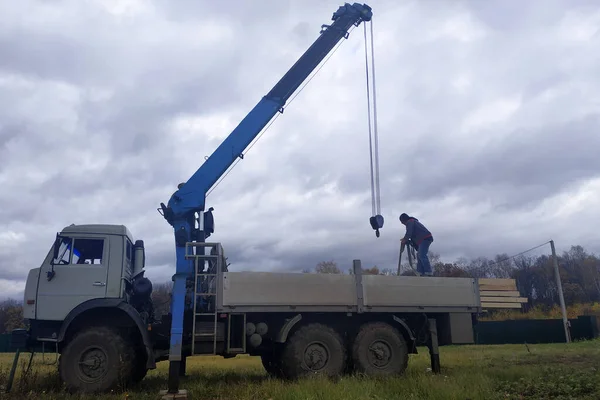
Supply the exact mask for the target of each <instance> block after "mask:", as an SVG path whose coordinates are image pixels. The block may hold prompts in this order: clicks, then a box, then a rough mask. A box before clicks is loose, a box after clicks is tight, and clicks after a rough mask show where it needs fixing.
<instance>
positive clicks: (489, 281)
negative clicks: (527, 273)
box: [479, 278, 517, 286]
mask: <svg viewBox="0 0 600 400" xmlns="http://www.w3.org/2000/svg"><path fill="white" fill-rule="evenodd" d="M516 284H517V281H516V280H514V279H509V278H479V285H480V286H481V285H497V286H506V285H516Z"/></svg>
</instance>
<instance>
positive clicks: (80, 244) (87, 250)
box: [71, 239, 104, 264]
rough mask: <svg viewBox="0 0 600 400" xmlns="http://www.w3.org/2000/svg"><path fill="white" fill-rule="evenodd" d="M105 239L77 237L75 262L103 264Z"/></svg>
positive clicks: (74, 253) (74, 250)
mask: <svg viewBox="0 0 600 400" xmlns="http://www.w3.org/2000/svg"><path fill="white" fill-rule="evenodd" d="M103 253H104V240H102V239H75V244H74V248H73V261H71V262H72V263H73V264H102V255H103Z"/></svg>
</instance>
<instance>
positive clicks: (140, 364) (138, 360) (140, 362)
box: [131, 347, 148, 383]
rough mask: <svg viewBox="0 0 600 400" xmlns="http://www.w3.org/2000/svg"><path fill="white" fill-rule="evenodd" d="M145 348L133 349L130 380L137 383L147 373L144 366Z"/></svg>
mask: <svg viewBox="0 0 600 400" xmlns="http://www.w3.org/2000/svg"><path fill="white" fill-rule="evenodd" d="M146 358H147V355H146V349H145V348H143V347H141V348H137V349H136V351H135V359H134V360H133V362H132V371H131V382H132V383H138V382H140V381H142V380H143V379H144V378H145V377H146V374H147V373H148V368H146Z"/></svg>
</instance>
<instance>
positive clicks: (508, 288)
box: [479, 285, 517, 292]
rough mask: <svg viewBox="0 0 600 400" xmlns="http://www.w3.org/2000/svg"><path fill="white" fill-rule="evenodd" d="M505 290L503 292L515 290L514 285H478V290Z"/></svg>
mask: <svg viewBox="0 0 600 400" xmlns="http://www.w3.org/2000/svg"><path fill="white" fill-rule="evenodd" d="M500 290H501V291H505V292H514V291H515V290H517V287H516V286H515V285H503V286H500V285H479V291H500Z"/></svg>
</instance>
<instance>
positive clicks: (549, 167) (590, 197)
mask: <svg viewBox="0 0 600 400" xmlns="http://www.w3.org/2000/svg"><path fill="white" fill-rule="evenodd" d="M219 3H220V4H217V2H214V1H197V0H194V1H192V0H179V1H176V2H173V1H167V0H161V1H158V0H157V1H150V0H147V1H141V0H140V1H123V0H120V1H116V0H114V1H107V0H102V1H100V0H97V1H80V0H72V1H38V2H35V1H30V0H22V1H19V2H12V1H2V2H0V187H1V189H0V293H3V294H4V295H8V296H17V297H19V296H21V292H22V290H23V287H24V284H25V279H26V276H27V271H28V270H29V269H31V268H35V267H38V266H39V264H40V262H41V261H42V259H43V258H44V257H45V255H46V253H47V251H48V249H49V247H50V246H51V244H52V242H53V240H54V236H55V234H56V232H57V231H59V230H61V229H62V228H63V227H64V226H67V225H69V224H71V223H75V224H82V223H114V224H125V225H127V226H128V227H129V229H130V230H131V231H132V233H133V234H134V235H135V236H136V238H141V239H144V240H145V243H146V248H147V263H148V265H147V270H148V276H149V277H150V278H151V279H152V280H153V281H155V282H160V281H167V280H170V277H171V275H172V274H173V273H174V262H175V258H174V257H175V256H174V254H175V253H174V239H173V233H172V229H171V227H170V226H169V225H168V224H167V223H166V221H165V220H164V219H163V218H162V216H161V215H160V214H159V213H158V212H157V210H156V209H157V207H159V204H160V202H165V203H166V202H167V201H168V200H169V197H170V195H171V194H172V193H173V192H174V191H175V190H176V186H177V184H178V183H179V182H182V181H185V180H186V179H188V178H189V176H191V175H192V174H193V173H194V172H195V171H196V169H197V168H198V167H199V166H200V165H201V163H202V162H203V160H204V157H205V156H208V155H210V154H211V152H212V151H213V150H214V149H215V148H216V147H217V146H218V144H219V143H220V142H221V141H222V140H223V139H224V138H225V137H226V136H227V135H228V134H229V133H230V132H231V130H232V129H233V128H234V127H235V126H236V125H237V124H238V123H239V121H241V119H242V118H244V116H245V115H246V114H247V113H248V112H249V111H250V109H251V108H252V107H253V106H254V105H255V104H256V103H257V102H258V101H259V100H260V99H261V97H262V96H263V95H265V94H266V93H267V92H268V91H269V90H270V89H271V87H272V86H273V85H274V84H275V83H276V82H277V81H278V80H279V79H280V78H281V76H282V75H283V74H284V73H285V72H286V71H287V69H288V68H289V67H290V66H291V65H292V64H293V63H294V62H295V61H296V60H297V59H298V57H300V55H301V54H302V53H303V52H304V51H305V50H306V49H307V48H308V47H309V46H310V45H311V44H312V42H313V41H314V40H315V39H316V38H317V37H318V34H319V30H320V27H321V25H322V24H329V23H331V15H332V13H333V12H334V11H336V9H337V8H338V6H339V5H341V4H343V1H342V2H340V1H338V0H336V1H332V0H303V1H298V0H296V1H291V0H290V1H283V0H261V1H250V0H245V1H238V0H235V1H234V0H224V1H221V2H219ZM369 4H370V5H371V6H372V7H373V14H374V17H373V28H374V36H375V62H376V65H375V67H376V83H377V102H378V127H379V136H380V169H381V206H382V213H383V215H384V217H385V219H386V220H385V226H384V228H383V230H382V232H381V237H380V238H376V237H375V234H374V231H373V230H372V229H371V227H370V225H369V221H368V220H369V217H370V216H371V203H370V202H371V195H370V175H369V147H368V123H367V103H366V88H365V85H366V80H365V79H366V78H365V60H364V38H363V27H362V25H361V26H360V27H359V28H358V29H356V30H354V31H353V32H352V33H351V35H350V37H349V38H348V40H346V41H345V42H344V43H343V45H342V46H341V47H340V49H339V50H338V51H337V52H336V53H335V54H334V55H333V57H332V58H331V59H330V61H329V62H328V63H327V64H326V65H325V66H324V67H323V68H322V69H321V70H320V72H319V73H318V74H317V75H316V77H315V78H314V79H313V80H312V81H311V82H310V83H309V85H308V86H307V87H306V88H305V89H304V90H303V91H302V92H301V93H300V95H299V96H298V97H297V98H296V99H295V100H294V101H293V102H292V103H291V105H290V106H289V107H288V108H286V109H285V112H284V113H283V114H282V115H281V116H280V117H279V118H278V119H277V120H276V121H275V123H274V124H273V126H272V127H271V128H270V129H269V130H268V131H267V132H266V133H265V134H264V135H263V136H262V137H261V138H260V140H259V141H258V142H257V143H256V145H255V146H254V147H253V148H252V149H251V150H250V151H249V152H248V154H247V155H246V157H245V158H244V160H243V161H241V162H240V163H238V164H237V166H236V167H235V168H234V169H233V171H232V172H231V173H230V174H229V175H228V176H227V178H226V179H225V180H223V182H222V183H221V184H220V185H219V186H218V187H217V188H216V189H215V190H214V191H213V192H212V193H211V194H210V195H209V196H208V198H207V205H208V206H212V207H214V216H215V221H216V232H215V234H214V235H213V237H211V240H214V241H220V242H222V243H223V245H224V247H225V251H226V253H227V256H228V257H229V261H230V262H231V266H230V269H231V270H263V271H270V270H278V271H286V270H295V271H300V270H302V269H304V268H312V267H314V266H315V264H316V263H317V262H319V261H323V260H334V261H336V262H338V264H339V266H340V267H342V268H343V269H344V270H346V269H347V268H349V267H350V266H351V261H352V259H355V258H359V259H361V260H362V262H363V265H364V266H367V267H368V266H371V265H377V266H379V267H380V268H385V267H391V268H394V267H395V265H396V263H397V257H398V246H399V242H398V240H399V238H400V237H401V235H402V234H403V231H404V227H403V226H402V225H401V224H400V222H399V221H398V216H399V215H400V213H402V212H407V213H408V214H411V215H413V216H416V217H417V218H419V219H420V220H421V221H422V222H423V223H424V224H425V225H426V226H427V227H428V228H430V229H431V230H432V232H433V235H434V238H435V241H434V244H433V245H432V246H431V251H432V252H435V253H438V254H441V256H442V258H443V259H445V260H448V261H453V260H455V259H457V258H459V257H478V256H487V257H493V256H494V255H495V254H498V253H508V254H513V253H516V252H519V251H522V250H525V249H527V248H529V247H533V246H535V245H537V244H539V243H543V242H545V241H547V240H549V239H554V240H555V241H556V245H557V248H558V250H559V251H562V250H566V249H568V248H569V246H570V245H572V244H581V245H583V246H585V247H586V248H587V249H588V250H589V251H593V252H598V251H600V243H599V241H598V231H597V226H598V222H599V221H600V156H599V154H600V153H599V151H600V133H599V127H600V78H599V77H600V63H599V61H600V53H599V52H598V49H599V48H600V32H599V28H600V4H598V2H597V1H593V0H590V1H574V0H564V1H556V0H537V1H528V2H522V1H517V0H509V1H506V0H496V1H485V2H483V1H475V0H473V1H452V0H426V1H417V0H415V1H408V0H403V1H398V0H390V1H386V0H374V1H372V2H371V3H369ZM15 284H16V285H17V286H15V288H13V286H14V285H15Z"/></svg>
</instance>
